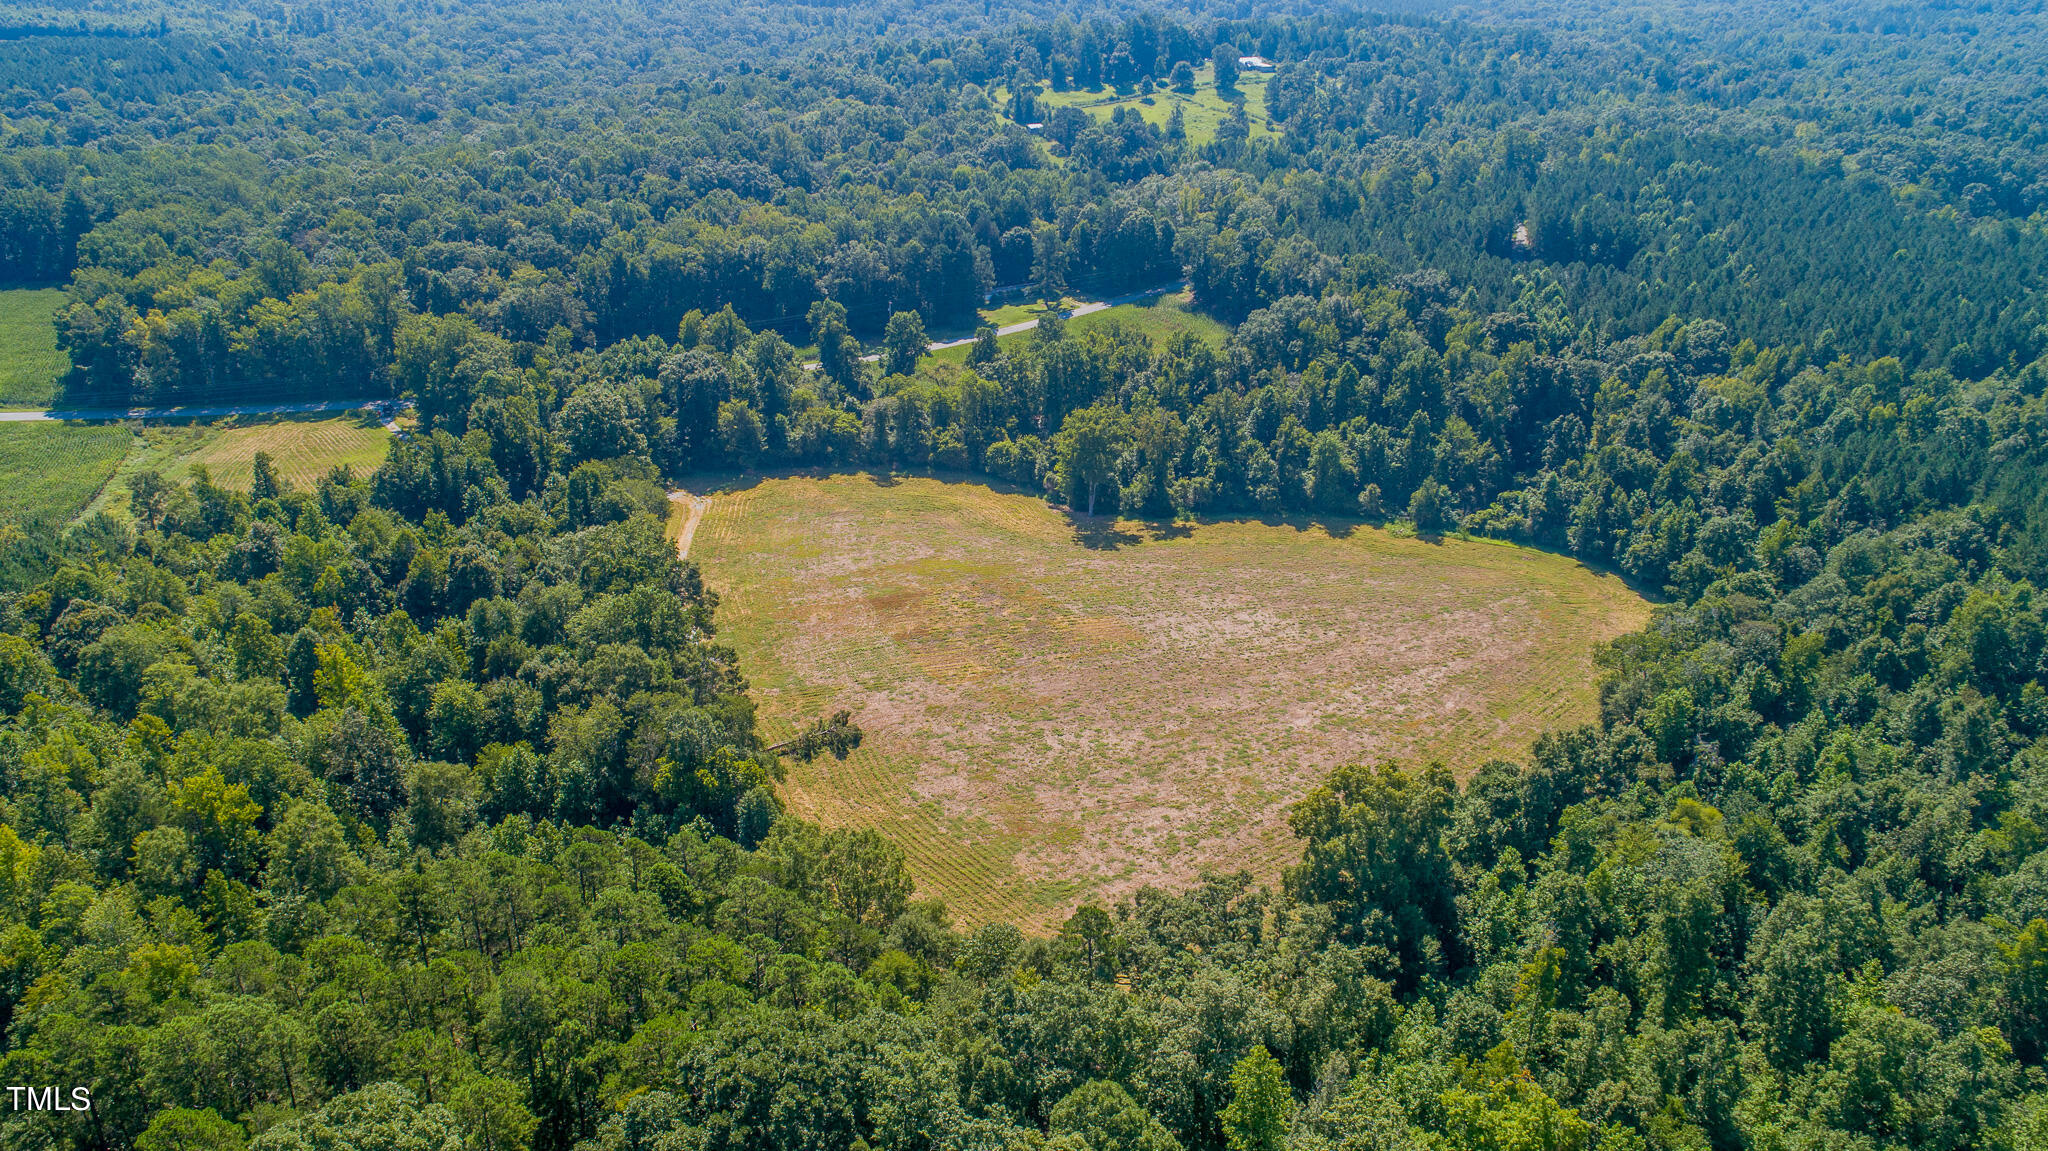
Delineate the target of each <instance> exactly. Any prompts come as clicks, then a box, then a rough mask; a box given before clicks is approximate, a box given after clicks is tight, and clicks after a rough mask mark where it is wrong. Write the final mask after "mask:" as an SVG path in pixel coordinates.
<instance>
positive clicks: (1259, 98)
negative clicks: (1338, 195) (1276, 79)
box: [995, 64, 1274, 145]
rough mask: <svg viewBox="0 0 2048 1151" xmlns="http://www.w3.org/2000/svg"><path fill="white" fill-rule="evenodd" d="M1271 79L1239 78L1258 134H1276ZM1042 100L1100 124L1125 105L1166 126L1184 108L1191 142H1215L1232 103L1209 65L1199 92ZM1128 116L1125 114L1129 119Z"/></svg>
mask: <svg viewBox="0 0 2048 1151" xmlns="http://www.w3.org/2000/svg"><path fill="white" fill-rule="evenodd" d="M1270 78H1271V74H1270V73H1266V72H1245V73H1242V74H1240V75H1239V76H1238V78H1237V92H1236V95H1238V96H1241V97H1243V99H1244V115H1245V122H1246V124H1248V125H1249V126H1250V128H1251V134H1252V135H1253V136H1270V135H1273V134H1274V132H1273V124H1272V121H1271V120H1269V119H1267V117H1266V81H1267V80H1268V79H1270ZM995 93H996V96H995V98H996V100H997V101H998V103H999V104H1000V103H1001V102H1003V101H1007V100H1008V99H1009V97H1010V93H1009V89H1008V88H1005V87H1001V86H998V87H997V88H996V90H995ZM1038 102H1039V103H1040V104H1041V105H1043V106H1044V107H1045V108H1047V109H1048V112H1047V113H1046V114H1047V115H1050V114H1051V113H1050V111H1049V110H1050V109H1052V108H1058V107H1061V106H1065V107H1070V108H1079V109H1081V110H1082V111H1084V112H1087V113H1088V114H1089V115H1091V116H1094V117H1095V118H1096V119H1098V120H1107V119H1109V116H1110V113H1111V112H1112V111H1114V110H1115V109H1116V108H1117V107H1118V106H1120V105H1121V106H1122V107H1124V108H1127V109H1129V110H1130V112H1136V113H1138V114H1139V115H1141V116H1143V117H1145V120H1146V122H1148V123H1150V124H1153V125H1156V126H1158V127H1160V128H1164V127H1166V123H1167V121H1168V120H1170V119H1172V118H1173V108H1174V105H1176V104H1178V105H1180V110H1181V112H1180V114H1181V125H1182V127H1184V128H1186V129H1187V133H1188V142H1189V143H1192V144H1197V145H1201V144H1208V143H1211V142H1213V141H1214V140H1215V139H1216V129H1217V128H1218V127H1220V126H1221V125H1222V123H1223V121H1225V120H1227V119H1229V118H1230V105H1231V102H1232V101H1231V100H1230V99H1228V98H1226V97H1225V96H1224V95H1223V94H1222V93H1220V92H1218V91H1217V90H1216V69H1215V67H1214V66H1213V65H1209V64H1204V65H1202V66H1201V67H1200V68H1198V69H1196V70H1195V90H1194V91H1193V92H1175V91H1173V90H1172V89H1170V88H1164V87H1162V88H1159V89H1157V90H1155V91H1154V92H1153V93H1152V94H1151V95H1150V96H1141V95H1139V94H1138V92H1137V90H1136V89H1132V90H1131V91H1130V92H1128V93H1125V92H1118V91H1117V90H1115V89H1113V88H1109V87H1103V88H1098V89H1094V90H1092V91H1091V90H1089V89H1085V88H1075V89H1069V90H1067V91H1065V92H1054V91H1052V90H1051V89H1046V90H1045V91H1043V92H1041V93H1040V94H1039V97H1038ZM1130 112H1126V113H1125V115H1129V114H1130Z"/></svg>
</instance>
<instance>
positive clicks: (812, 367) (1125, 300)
mask: <svg viewBox="0 0 2048 1151" xmlns="http://www.w3.org/2000/svg"><path fill="white" fill-rule="evenodd" d="M1187 286H1188V282H1187V281H1186V280H1175V281H1174V282H1173V283H1171V284H1161V285H1159V286H1158V287H1156V288H1147V289H1145V290H1144V291H1142V292H1132V293H1130V294H1129V295H1127V296H1111V297H1110V298H1109V299H1107V300H1096V301H1095V302H1093V303H1089V304H1079V305H1076V306H1075V308H1074V310H1073V311H1071V312H1068V313H1067V318H1068V319H1070V320H1071V319H1073V318H1074V317H1075V316H1085V315H1088V314H1089V313H1091V312H1101V311H1106V310H1108V309H1110V308H1114V307H1116V306H1118V305H1119V304H1135V303H1137V302H1138V301H1139V300H1144V299H1149V298H1151V297H1153V296H1163V295H1165V294H1166V293H1168V292H1178V291H1180V290H1181V289H1182V288H1185V287H1187ZM1037 326H1038V321H1037V320H1025V321H1024V322H1022V323H1018V324H1004V325H1003V326H1002V327H1000V328H997V329H996V335H998V336H1013V335H1016V334H1017V333H1018V332H1028V331H1030V330H1031V329H1033V328H1035V327H1037ZM973 342H974V337H973V336H967V337H965V338H962V339H958V340H939V341H934V342H932V343H929V344H926V345H925V350H926V351H928V352H939V351H944V350H945V349H947V348H960V347H965V346H967V345H968V344H971V343H973ZM881 358H882V357H881V356H880V355H873V356H862V357H861V360H862V361H863V362H865V363H870V364H872V363H874V362H875V361H877V360H879V359H881ZM817 370H818V362H817V361H816V360H813V361H811V362H810V363H808V364H805V365H804V371H807V372H815V371H817Z"/></svg>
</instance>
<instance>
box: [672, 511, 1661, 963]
mask: <svg viewBox="0 0 2048 1151" xmlns="http://www.w3.org/2000/svg"><path fill="white" fill-rule="evenodd" d="M691 557H692V558H693V559H695V560H697V561H698V562H699V563H701V564H702V565H703V566H704V569H705V573H706V578H707V580H708V581H709V582H710V584H711V585H712V586H713V587H715V588H716V589H717V590H718V592H719V593H720V595H721V596H722V597H723V600H722V606H721V609H720V613H719V616H720V622H721V627H722V630H721V638H722V639H723V640H725V641H726V642H729V643H732V644H734V645H735V646H736V647H737V648H738V650H739V651H740V653H741V656H742V659H743V661H744V666H745V670H746V672H747V676H748V678H749V679H750V680H751V681H752V683H753V684H754V688H755V695H756V698H757V699H758V700H759V701H760V706H761V716H762V719H763V722H764V723H765V724H766V726H767V729H768V733H769V734H770V735H771V736H773V737H775V738H782V737H785V736H786V735H788V734H790V733H792V732H793V731H794V725H796V724H798V723H801V722H803V721H805V720H807V719H809V718H812V717H815V716H818V715H822V714H829V713H830V711H832V710H834V709H836V708H841V707H845V708H851V709H852V710H853V711H854V713H855V716H856V718H857V721H858V722H859V723H860V724H861V726H862V727H863V728H864V729H865V730H866V732H867V736H868V738H867V741H866V742H865V743H864V744H863V746H862V747H861V748H860V750H858V751H857V752H855V753H854V754H853V755H852V756H851V757H850V758H848V759H846V760H845V761H843V762H842V761H838V760H833V759H830V758H829V757H828V758H826V759H823V760H821V761H819V762H817V763H812V764H794V765H792V766H791V774H790V778H789V780H788V783H787V785H786V789H785V791H786V796H787V798H788V800H789V802H790V804H791V805H792V807H793V808H794V809H795V810H796V811H798V812H799V813H801V814H803V815H804V816H806V817H807V818H812V819H816V820H819V821H822V822H824V823H826V824H828V825H832V826H872V827H876V828H879V829H881V830H882V831H884V832H885V833H886V834H888V835H889V836H890V837H891V838H892V839H894V840H895V841H896V842H897V843H899V844H901V845H902V846H903V848H904V850H905V852H906V853H907V855H908V856H909V859H910V864H911V868H912V870H913V872H914V874H915V875H916V877H917V880H918V883H919V885H920V888H921V890H922V891H923V892H924V893H925V894H928V895H933V896H937V897H940V898H943V899H945V900H946V901H947V903H948V904H949V905H950V906H951V907H952V908H953V909H954V911H955V913H956V914H957V915H958V916H959V917H960V918H961V919H963V920H964V921H966V922H968V923H970V924H973V923H980V922H986V921H989V920H993V919H998V918H1011V919H1014V920H1017V921H1019V922H1022V923H1025V924H1027V925H1032V926H1036V927H1039V928H1044V927H1046V926H1048V925H1051V924H1054V923H1057V922H1058V921H1059V919H1060V918H1061V917H1063V916H1064V915H1065V914H1066V913H1067V911H1068V910H1069V909H1070V908H1071V907H1073V906H1074V905H1075V904H1076V903H1077V902H1079V901H1080V900H1082V899H1084V898H1087V897H1089V896H1091V895H1101V896H1106V897H1107V896H1115V895H1118V894H1122V893H1126V892H1129V891H1132V890H1134V889H1136V888H1137V887H1139V886H1142V885H1144V884H1148V883H1154V884H1183V883H1185V882H1187V881H1190V880H1192V879H1194V878H1195V877H1197V876H1198V875H1199V874H1200V873H1201V872H1202V871H1204V870H1219V869H1220V870H1234V869H1237V868H1246V869H1249V870H1251V871H1252V872H1253V873H1255V874H1257V875H1259V876H1261V877H1263V878H1266V879H1272V878H1274V877H1275V876H1276V875H1277V874H1278V872H1279V870H1280V868H1281V867H1282V866H1283V865H1284V864H1285V863H1287V862H1289V861H1291V860H1292V859H1293V858H1295V857H1296V854H1297V846H1296V843H1295V841H1294V840H1293V838H1292V836H1291V835H1290V834H1289V833H1288V831H1287V828H1286V811H1287V807H1288V805H1289V804H1291V803H1292V802H1294V801H1295V800H1297V799H1299V798H1300V797H1301V796H1302V795H1303V794H1305V793H1306V792H1307V791H1308V790H1309V789H1310V788H1311V787H1313V786H1314V785H1315V784H1316V783H1317V782H1318V781H1319V780H1320V779H1321V778H1322V777H1323V775H1324V773H1325V772H1326V771H1327V770H1328V769H1329V768H1330V767H1331V766H1332V765H1335V764H1338V763H1342V762H1348V761H1356V760H1366V761H1373V760H1379V759H1395V760H1400V761H1402V762H1409V763H1417V762H1422V761H1426V760H1429V759H1441V760H1443V761H1444V762H1445V763H1447V764H1450V765H1452V766H1453V767H1454V768H1456V769H1458V770H1459V771H1461V772H1462V771H1470V770H1472V769H1474V768H1476V767H1477V766H1478V765H1479V764H1480V763H1482V762H1484V761H1485V760H1487V759H1489V758H1494V757H1512V756H1519V755H1521V754H1523V753H1524V752H1525V751H1526V748H1527V745H1528V742H1529V740H1530V739H1532V738H1533V737H1534V736H1535V735H1536V734H1537V733H1539V732H1541V731H1543V730H1546V729H1549V728H1554V727H1558V726H1561V725H1569V724H1573V723H1578V722H1582V721H1585V720H1587V719H1589V718H1591V717H1592V715H1593V714H1594V706H1595V699H1594V692H1593V678H1594V676H1593V667H1592V649H1593V645H1594V643H1595V642H1596V641H1599V640H1603V639H1608V638H1612V637H1614V636H1616V635H1620V634H1622V633H1624V632H1626V631H1629V630H1632V629H1634V628H1637V627H1640V626H1641V625H1642V624H1643V622H1644V621H1645V620H1646V619H1647V618H1648V615H1649V607H1648V605H1647V604H1645V603H1644V602H1643V601H1642V600H1641V599H1639V598H1638V597H1636V596H1635V595H1634V594H1632V593H1630V592H1629V591H1628V590H1627V589H1626V588H1625V587H1623V586H1622V584H1621V583H1620V581H1619V580H1617V579H1614V578H1612V577H1607V576H1602V575H1599V574H1597V573H1594V572H1591V571H1589V570H1587V569H1586V568H1584V567H1582V566H1580V565H1579V564H1578V563H1576V562H1575V561H1573V560H1570V559H1568V558H1564V557H1560V556H1555V555H1550V554H1547V553H1543V552H1536V551H1531V550H1527V549H1523V548H1514V547H1501V546H1496V545H1494V544H1490V543H1473V542H1466V541H1460V540H1447V541H1444V542H1442V543H1429V542H1424V541H1421V540H1416V539H1405V540H1404V539H1398V538H1395V537H1394V536H1392V535H1390V534H1389V533H1387V532H1384V531H1380V530H1377V529H1373V528H1370V527H1365V526H1361V525H1357V524H1352V523H1349V522H1335V523H1330V524H1322V523H1310V522H1257V521H1227V522H1218V523H1205V524H1200V525H1195V526H1186V525H1182V526H1176V527H1171V528H1167V527H1163V526H1160V525H1144V524H1137V523H1129V522H1125V523H1111V522H1109V521H1106V520H1104V521H1077V520H1075V519H1073V518H1071V517H1069V516H1067V515H1066V514H1064V513H1062V512H1061V511H1059V510H1058V509H1055V508H1053V507H1050V506H1049V505H1047V504H1045V503H1044V502H1043V501H1040V500H1037V499H1034V498H1031V497H1029V496H1025V495H1022V494H1015V493H1009V492H1005V491H1000V490H997V489H995V488H991V487H989V486H987V485H985V484H982V483H966V482H963V483H946V482H941V481H939V480H936V479H926V478H915V477H897V478H891V479H884V480H877V479H874V478H871V477H865V476H834V477H827V478H818V477H808V476H791V477H782V478H771V479H765V480H761V481H758V482H753V483H751V484H750V486H745V487H741V488H739V489H737V490H734V491H731V492H727V493H725V494H721V495H717V496H715V497H713V498H712V500H711V503H710V507H709V509H708V510H707V511H706V513H705V515H704V518H703V520H702V521H701V523H700V524H699V526H698V529H697V534H696V538H695V542H694V545H693V547H692V549H691Z"/></svg>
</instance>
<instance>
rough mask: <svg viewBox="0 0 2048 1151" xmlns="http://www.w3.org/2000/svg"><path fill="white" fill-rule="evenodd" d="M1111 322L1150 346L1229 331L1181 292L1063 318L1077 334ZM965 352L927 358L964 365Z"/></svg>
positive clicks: (1022, 336)
mask: <svg viewBox="0 0 2048 1151" xmlns="http://www.w3.org/2000/svg"><path fill="white" fill-rule="evenodd" d="M1023 318H1029V317H1023ZM1004 322H1005V323H1014V322H1016V321H1014V320H1006V321H1004ZM1115 323H1121V324H1129V325H1131V326H1133V327H1135V328H1137V329H1138V330H1139V331H1142V332H1144V333H1145V334H1146V335H1147V336H1150V337H1151V338H1152V342H1153V344H1154V345H1158V344H1162V343H1164V342H1165V341H1166V338H1167V337H1168V336H1171V335H1172V334H1173V333H1175V332H1193V333H1194V334H1195V335H1197V336H1200V337H1201V338H1202V339H1204V340H1207V341H1208V342H1209V343H1211V344H1215V345H1218V346H1221V345H1222V343H1223V339H1224V337H1225V336H1227V335H1229V334H1230V330H1229V329H1228V328H1226V327H1224V326H1223V325H1222V324H1221V323H1218V322H1217V321H1215V320H1213V319H1210V318H1209V317H1208V316H1205V315H1203V314H1202V313H1200V312H1197V311H1194V310H1192V309H1191V308H1190V307H1189V305H1188V296H1187V293H1185V292H1178V293H1175V294H1173V295H1168V296H1159V297H1156V298H1153V299H1150V300H1143V301H1140V302H1138V303H1135V304H1118V305H1117V306H1116V307H1114V308H1105V309H1103V310H1102V311H1100V312H1090V313H1088V314H1087V315H1085V316H1077V317H1075V318H1074V319H1072V320H1069V321H1067V333H1068V334H1069V335H1075V336H1078V335H1082V334H1084V333H1087V332H1091V331H1096V330H1098V329H1101V328H1106V327H1108V326H1109V325H1111V324H1115ZM1033 338H1035V336H1034V333H1031V332H1013V333H1011V334H1010V335H1007V336H1000V337H998V338H997V341H996V342H997V343H998V344H999V345H1000V346H1002V347H1003V348H1006V349H1008V348H1015V347H1020V346H1022V345H1021V341H1024V340H1030V339H1033ZM967 352H968V347H967V346H966V345H962V346H960V347H957V348H947V349H945V350H943V351H938V352H933V353H932V355H931V358H932V359H933V360H936V361H938V362H939V363H942V364H964V363H966V362H967Z"/></svg>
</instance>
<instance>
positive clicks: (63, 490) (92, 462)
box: [0, 423, 135, 524]
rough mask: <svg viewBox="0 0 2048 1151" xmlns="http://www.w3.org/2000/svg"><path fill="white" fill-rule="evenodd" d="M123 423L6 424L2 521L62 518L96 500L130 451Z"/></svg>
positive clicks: (1, 451)
mask: <svg viewBox="0 0 2048 1151" xmlns="http://www.w3.org/2000/svg"><path fill="white" fill-rule="evenodd" d="M134 442H135V433H134V432H132V431H130V430H129V429H127V428H125V427H121V426H119V425H117V424H42V423H4V424H0V524H7V523H14V522H17V521H20V520H26V519H39V520H45V521H53V522H58V523H61V522H63V521H65V520H69V519H70V518H71V517H72V516H74V515H77V514H78V512H79V511H80V510H81V509H83V508H84V507H85V505H86V504H88V503H90V502H91V501H92V498H93V497H94V496H95V495H98V494H99V491H100V489H101V488H102V487H104V486H106V482H107V480H108V479H110V478H112V477H113V474H114V471H115V469H117V468H119V467H120V466H121V461H122V460H123V459H125V458H126V457H127V455H128V449H129V447H130V446H131V445H133V444H134Z"/></svg>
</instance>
